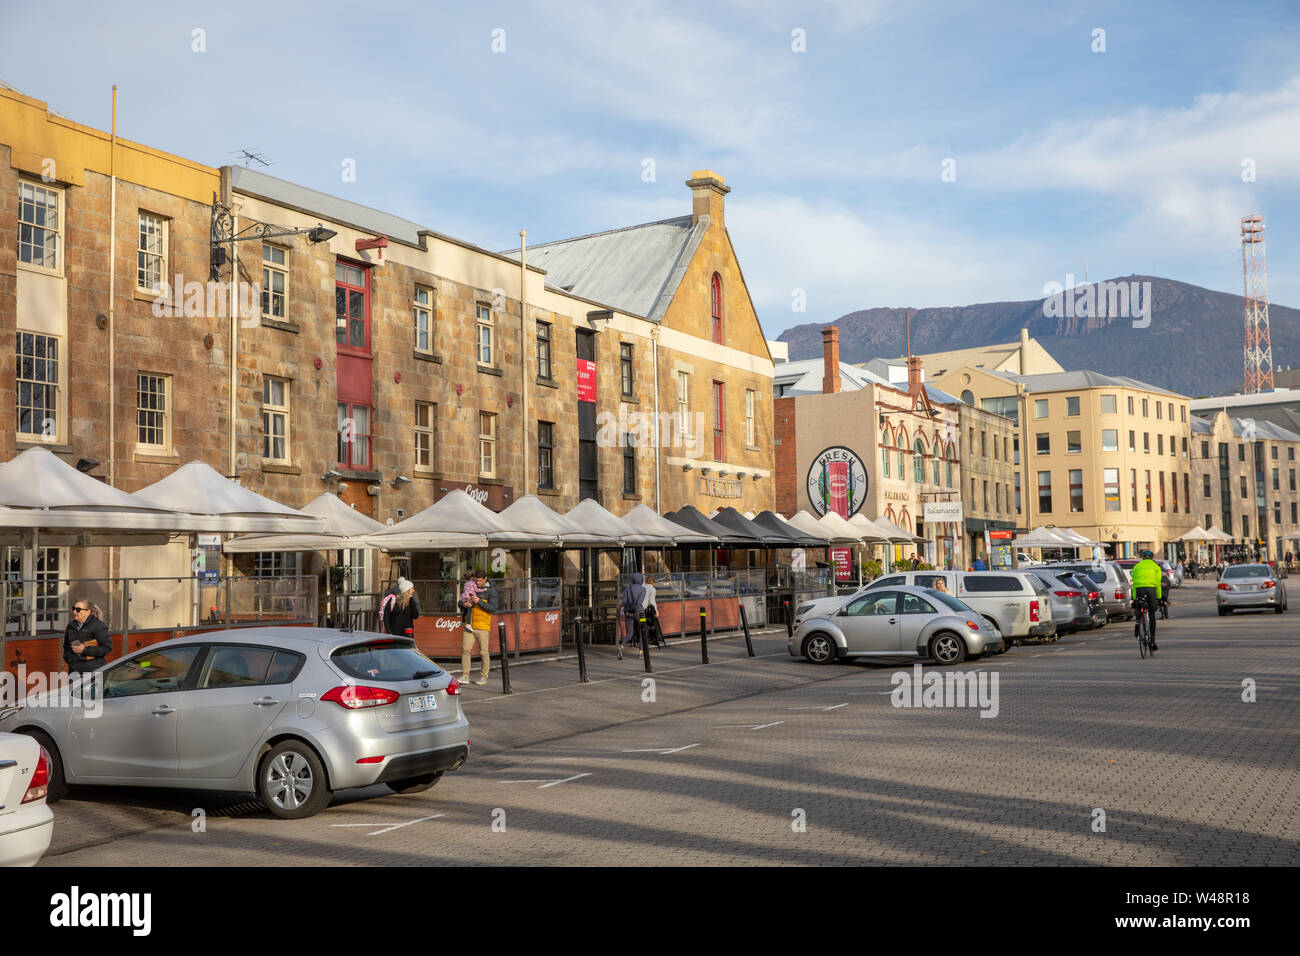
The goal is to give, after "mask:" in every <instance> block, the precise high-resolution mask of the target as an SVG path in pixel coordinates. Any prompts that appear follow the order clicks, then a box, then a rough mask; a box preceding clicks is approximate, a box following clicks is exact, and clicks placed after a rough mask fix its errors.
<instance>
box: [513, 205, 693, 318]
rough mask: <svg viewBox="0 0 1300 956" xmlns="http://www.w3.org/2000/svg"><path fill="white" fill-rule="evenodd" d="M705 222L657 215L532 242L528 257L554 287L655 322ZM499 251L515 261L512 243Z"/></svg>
mask: <svg viewBox="0 0 1300 956" xmlns="http://www.w3.org/2000/svg"><path fill="white" fill-rule="evenodd" d="M708 228H709V217H707V216H701V217H700V219H699V221H698V222H696V221H695V220H694V219H693V217H691V216H678V217H676V218H674V219H661V220H659V221H658V222H647V223H642V224H641V225H639V226H627V227H625V228H622V229H611V230H609V231H607V232H597V233H592V234H591V235H587V236H576V237H574V238H572V239H559V240H556V241H555V242H543V243H538V244H537V245H535V246H529V248H528V263H529V265H533V266H536V267H537V268H539V269H545V270H546V284H547V285H548V286H551V287H553V288H554V289H556V290H558V291H561V292H571V293H572V294H573V295H575V296H578V297H579V298H582V299H589V300H591V301H593V302H602V303H604V304H606V305H610V306H613V307H614V308H616V309H618V310H619V311H620V312H626V313H629V314H631V315H638V316H642V317H643V318H647V319H650V320H651V321H654V322H661V321H663V317H664V313H665V312H667V310H668V306H669V304H670V303H671V302H672V300H673V295H674V294H675V293H676V292H677V287H678V286H679V285H680V284H681V281H682V276H684V275H685V274H686V269H687V267H688V266H689V265H690V262H691V259H692V258H693V257H694V255H695V250H696V249H697V248H698V247H699V245H700V240H701V239H702V238H703V236H704V233H705V231H706V230H707V229H708ZM500 254H501V255H503V256H505V257H507V258H510V259H514V260H515V261H516V262H517V261H519V250H518V249H514V250H505V251H503V252H501V253H500Z"/></svg>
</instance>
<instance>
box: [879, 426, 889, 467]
mask: <svg viewBox="0 0 1300 956" xmlns="http://www.w3.org/2000/svg"><path fill="white" fill-rule="evenodd" d="M880 476H881V477H882V478H888V477H889V427H888V426H887V425H882V426H881V428H880Z"/></svg>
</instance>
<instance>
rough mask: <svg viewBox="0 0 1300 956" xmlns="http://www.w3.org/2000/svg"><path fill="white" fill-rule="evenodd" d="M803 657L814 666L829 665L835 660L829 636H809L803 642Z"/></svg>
mask: <svg viewBox="0 0 1300 956" xmlns="http://www.w3.org/2000/svg"><path fill="white" fill-rule="evenodd" d="M803 656H804V657H806V658H808V660H810V661H812V662H813V663H814V664H830V663H832V662H833V661H834V660H835V642H834V641H833V640H831V638H830V635H829V634H821V633H818V634H809V635H808V637H807V638H805V639H804V642H803Z"/></svg>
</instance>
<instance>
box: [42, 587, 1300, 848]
mask: <svg viewBox="0 0 1300 956" xmlns="http://www.w3.org/2000/svg"><path fill="white" fill-rule="evenodd" d="M1213 594H1214V591H1213V587H1212V586H1206V585H1203V584H1189V585H1188V586H1185V587H1183V588H1182V589H1180V590H1179V591H1177V592H1175V595H1176V600H1175V603H1174V606H1173V609H1174V614H1175V617H1174V618H1173V619H1172V620H1170V621H1168V622H1161V625H1160V629H1159V637H1160V647H1161V650H1160V652H1159V654H1157V655H1156V657H1155V658H1154V659H1151V660H1145V661H1144V660H1140V659H1139V657H1138V654H1137V648H1136V646H1135V642H1134V641H1133V637H1132V629H1131V625H1126V624H1112V625H1110V626H1108V627H1106V628H1104V629H1102V630H1097V631H1089V632H1085V633H1082V634H1074V635H1068V636H1066V637H1064V638H1062V639H1061V640H1060V641H1059V642H1056V643H1051V644H1042V645H1032V646H1027V647H1018V648H1014V649H1012V650H1011V651H1009V652H1008V653H1007V654H1005V655H1002V656H999V657H995V658H992V659H990V660H984V661H977V662H973V663H968V664H966V665H962V666H960V667H958V668H931V667H929V666H927V667H926V668H925V672H926V673H929V672H931V671H935V672H937V673H940V674H943V673H947V672H950V671H954V670H961V671H965V672H972V671H973V672H976V673H977V674H983V675H985V676H984V677H983V678H982V679H983V680H985V681H988V682H989V683H987V684H986V685H985V688H986V689H991V680H992V677H993V675H996V676H997V679H998V684H997V691H998V696H997V713H996V716H993V717H988V718H985V717H981V716H980V710H979V708H977V707H962V708H957V707H940V708H899V707H895V706H893V703H892V696H891V693H892V691H893V683H892V681H891V677H892V675H894V674H895V673H896V672H899V671H906V672H908V674H909V676H910V673H911V669H912V663H911V662H893V663H889V664H840V665H836V666H830V667H818V666H815V665H812V664H809V663H806V662H804V661H802V660H795V659H793V658H791V657H790V656H789V655H788V654H787V653H786V649H785V635H784V632H767V633H765V634H763V635H761V636H759V637H757V638H756V639H755V650H756V652H757V654H758V656H757V657H756V658H753V659H750V658H748V657H747V656H746V655H745V646H744V642H743V640H737V639H727V640H721V641H713V642H711V643H710V655H711V657H712V660H713V662H712V663H711V664H710V665H708V666H702V665H700V663H699V645H698V643H685V644H681V645H677V646H674V647H672V648H670V649H668V650H666V651H663V652H658V653H656V654H654V656H653V662H654V667H655V673H654V674H653V675H652V676H653V681H654V684H653V687H650V686H648V685H645V684H643V681H644V678H645V677H646V676H649V675H644V674H643V673H642V671H641V663H640V661H639V659H638V658H637V657H636V656H635V655H633V656H632V657H631V658H630V659H629V660H624V661H617V660H615V659H614V658H613V657H612V655H611V654H610V653H609V652H608V651H607V650H605V649H598V650H595V651H593V652H592V653H591V671H592V679H593V682H592V683H591V684H589V685H579V684H577V683H576V671H577V668H576V663H575V662H574V661H572V660H559V661H552V662H545V663H535V664H531V665H528V666H523V667H515V668H514V669H513V670H512V677H513V683H514V687H515V690H516V693H515V694H514V695H512V696H510V697H502V696H500V694H499V687H500V684H499V681H498V680H497V676H498V674H497V671H496V670H495V664H494V671H493V680H492V682H491V683H490V684H489V685H488V686H487V687H484V688H479V687H470V688H467V694H466V705H465V706H466V709H467V712H468V714H469V717H470V721H471V723H472V726H473V732H472V738H473V748H472V756H471V759H470V762H469V763H468V764H467V765H466V767H465V768H464V769H463V770H461V771H459V772H458V773H455V774H448V775H446V776H445V777H444V778H443V780H442V781H441V782H440V783H439V784H438V786H436V787H435V788H433V789H432V790H430V791H428V792H426V793H423V794H419V795H414V796H397V795H394V794H391V793H389V792H388V791H387V789H386V788H382V787H377V788H371V789H369V790H365V791H349V792H346V793H343V794H339V795H338V796H337V797H336V799H335V802H334V803H333V805H332V806H331V807H330V808H329V809H327V810H326V811H325V812H323V813H321V814H319V815H318V816H316V817H313V818H311V819H309V820H302V821H281V820H276V819H274V818H272V817H271V816H270V815H269V814H267V813H266V812H265V810H263V809H261V807H260V805H259V804H257V803H256V802H255V801H253V800H251V799H250V798H248V797H245V796H240V795H213V794H195V793H183V792H179V791H162V790H114V789H109V788H101V789H93V790H84V791H80V792H78V793H77V794H76V799H71V800H67V801H64V802H62V803H60V804H57V805H56V806H55V814H56V817H55V821H56V822H55V837H54V843H53V845H52V847H51V849H50V852H49V854H48V855H47V856H46V857H45V859H44V860H43V861H42V864H41V865H43V866H102V865H118V866H122V865H125V866H132V865H151V866H227V865H239V866H247V865H289V864H295V865H297V864H308V865H367V864H399V865H400V864H412V865H427V864H439V865H442V864H466V865H469V864H523V865H537V864H614V865H641V864H653V865H667V864H672V865H680V864H688V865H689V864H703V865H715V864H729V865H730V864H760V865H770V864H845V863H848V864H887V863H907V864H963V865H984V864H988V865H995V864H1036V865H1049V866H1050V865H1070V864H1080V863H1087V864H1121V865H1128V864H1142V865H1200V864H1207V865H1217V864H1244V865H1279V864H1281V865H1295V864H1297V863H1300V752H1298V751H1300V653H1298V651H1300V616H1298V615H1292V614H1287V615H1282V616H1277V615H1274V614H1269V613H1262V614H1261V613H1248V614H1239V615H1235V616H1233V617H1231V618H1226V619H1221V618H1219V617H1217V616H1216V614H1215V610H1214V604H1213ZM977 679H978V678H977ZM1247 680H1249V681H1253V682H1254V693H1255V697H1256V700H1255V701H1254V702H1246V701H1244V700H1243V694H1244V690H1243V681H1247ZM651 691H653V693H651ZM990 709H991V708H990ZM196 807H201V808H203V809H204V810H205V812H206V813H207V820H206V832H198V833H196V832H194V830H193V828H192V826H191V811H192V810H193V809H194V808H196ZM1103 823H1104V832H1102V831H1100V830H1099V829H1098V828H1099V827H1100V825H1101V824H1103Z"/></svg>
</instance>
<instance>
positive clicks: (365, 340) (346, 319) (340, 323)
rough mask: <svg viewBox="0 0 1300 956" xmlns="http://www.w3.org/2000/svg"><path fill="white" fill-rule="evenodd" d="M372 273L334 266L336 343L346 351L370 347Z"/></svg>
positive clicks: (355, 267)
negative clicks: (369, 296)
mask: <svg viewBox="0 0 1300 956" xmlns="http://www.w3.org/2000/svg"><path fill="white" fill-rule="evenodd" d="M369 289H370V270H368V269H362V268H361V267H360V266H354V265H350V264H348V263H346V262H336V263H334V341H335V343H336V344H337V345H342V346H343V347H344V348H349V349H358V350H360V351H366V350H367V349H369V348H370V306H369V302H368V295H367V293H368V292H369Z"/></svg>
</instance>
